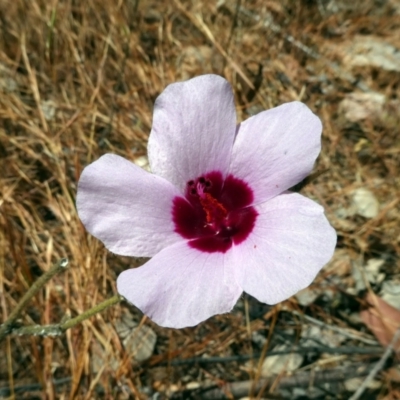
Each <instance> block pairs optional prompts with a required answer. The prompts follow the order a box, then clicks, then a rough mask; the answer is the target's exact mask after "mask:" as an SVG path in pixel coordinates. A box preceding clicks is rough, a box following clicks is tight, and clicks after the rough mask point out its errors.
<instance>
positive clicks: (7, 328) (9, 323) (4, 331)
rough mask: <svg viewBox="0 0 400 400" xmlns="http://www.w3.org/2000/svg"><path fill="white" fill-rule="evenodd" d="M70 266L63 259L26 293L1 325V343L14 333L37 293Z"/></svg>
mask: <svg viewBox="0 0 400 400" xmlns="http://www.w3.org/2000/svg"><path fill="white" fill-rule="evenodd" d="M67 265H68V260H67V259H66V258H62V259H61V260H60V261H58V262H57V263H56V264H54V265H53V266H52V267H51V268H50V269H49V270H48V271H47V272H45V273H44V274H43V275H42V276H41V277H40V278H39V279H38V280H37V281H36V282H35V283H34V284H33V285H32V286H31V287H30V288H29V289H28V291H27V292H26V293H25V295H24V296H23V297H22V299H21V300H20V301H19V303H18V304H17V306H16V307H15V308H14V310H13V311H12V312H11V314H10V315H9V316H8V318H7V320H6V321H5V322H4V323H3V324H2V325H0V342H2V341H3V340H4V338H5V337H6V336H7V335H8V334H9V333H10V332H11V331H12V328H13V325H14V324H15V322H16V320H17V319H18V318H19V316H20V314H21V312H22V310H23V309H24V308H25V307H26V306H27V304H28V303H29V301H30V300H31V299H32V298H33V297H34V296H35V295H36V294H37V292H38V291H39V290H40V289H41V288H42V287H43V286H44V285H45V284H46V283H47V282H48V281H49V280H50V279H51V278H52V277H53V276H55V275H56V274H58V273H59V272H61V271H64V270H65V268H66V266H67Z"/></svg>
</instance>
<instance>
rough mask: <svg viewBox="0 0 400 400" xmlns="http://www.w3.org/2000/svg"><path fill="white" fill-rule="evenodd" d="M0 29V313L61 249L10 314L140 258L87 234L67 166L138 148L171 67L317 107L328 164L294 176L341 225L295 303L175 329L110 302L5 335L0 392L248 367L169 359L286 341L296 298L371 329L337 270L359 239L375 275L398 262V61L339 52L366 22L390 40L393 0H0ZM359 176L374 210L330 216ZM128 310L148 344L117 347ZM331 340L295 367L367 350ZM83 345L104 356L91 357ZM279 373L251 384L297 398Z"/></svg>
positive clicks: (394, 270)
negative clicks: (324, 261)
mask: <svg viewBox="0 0 400 400" xmlns="http://www.w3.org/2000/svg"><path fill="white" fill-rule="evenodd" d="M217 3H218V4H219V6H217ZM238 5H239V6H240V9H239V8H238ZM271 18H273V21H274V22H272V23H271V22H270V23H269V24H268V23H267V22H268V21H271ZM279 27H280V28H281V29H279ZM0 31H1V34H0V157H1V158H0V163H1V164H0V171H1V172H0V191H1V198H0V227H1V230H0V252H1V257H0V310H1V311H0V313H1V315H2V319H3V320H4V319H5V318H6V317H7V315H8V314H9V313H10V310H12V309H13V307H14V306H15V304H16V302H17V301H18V300H19V299H20V298H21V296H22V295H23V293H24V292H25V291H26V290H27V287H29V285H30V284H31V283H32V282H33V281H34V280H35V279H36V278H37V277H38V276H40V275H41V274H42V273H43V271H46V270H48V269H49V268H50V266H51V265H52V264H53V263H54V262H55V261H56V260H57V259H59V258H61V257H68V258H69V260H70V268H69V269H68V271H67V272H66V273H65V274H62V275H59V276H57V277H56V278H55V279H53V280H52V281H51V282H50V283H49V284H48V285H47V286H46V287H45V288H44V289H43V290H42V291H41V293H40V294H39V295H38V296H36V298H34V300H33V301H32V304H31V305H30V307H29V308H28V309H27V310H26V312H25V313H24V314H23V317H22V319H21V323H23V324H32V323H36V324H49V323H53V322H58V321H60V320H61V319H62V318H64V317H66V316H69V315H72V316H74V315H77V314H79V313H81V312H82V311H84V310H86V309H88V308H90V307H92V306H94V305H96V304H98V303H99V302H100V301H101V300H104V299H105V298H108V297H110V296H112V295H113V294H114V293H115V292H116V290H115V279H116V276H117V275H118V274H119V273H120V272H121V271H122V270H124V269H126V268H128V267H130V266H132V265H133V264H139V263H141V262H142V261H141V260H136V261H135V260H132V259H128V258H123V257H117V256H113V255H111V254H109V253H108V252H107V251H106V250H105V249H104V247H103V246H102V244H100V243H99V242H98V241H97V240H96V239H94V238H93V237H90V235H88V234H87V232H86V231H85V229H84V228H83V227H82V225H81V223H80V222H79V219H78V216H77V213H76V209H75V195H76V184H77V181H78V178H79V175H80V173H81V171H82V169H83V168H84V166H85V165H87V164H88V163H90V162H91V161H93V160H95V159H97V158H98V157H99V156H100V155H102V154H104V153H108V152H111V153H117V154H120V155H122V156H124V157H127V158H129V159H131V160H135V159H138V158H140V157H142V156H144V155H145V154H146V141H147V137H148V133H149V131H150V128H151V116H152V107H153V103H154V100H155V98H156V97H157V95H158V94H159V93H160V92H161V91H162V90H163V89H164V88H165V86H166V85H167V84H169V83H171V82H174V81H176V80H181V79H187V78H189V77H192V76H195V75H199V74H202V73H209V72H213V73H217V74H221V75H223V76H225V77H226V78H227V79H228V80H229V81H230V82H231V83H232V85H233V87H234V90H235V94H236V99H237V109H238V116H239V118H240V119H245V118H247V117H248V116H249V115H251V114H254V113H257V112H258V111H260V110H263V109H266V108H270V107H272V106H275V105H278V104H280V103H282V102H286V101H291V100H296V99H297V100H302V101H304V102H305V103H307V104H308V105H309V106H310V107H311V108H312V109H313V110H314V111H315V112H316V113H317V114H318V115H319V116H320V117H321V119H322V121H323V124H324V134H323V151H322V154H321V156H320V158H319V162H318V169H327V170H328V172H326V173H325V174H323V175H322V176H320V177H319V178H318V179H317V180H316V181H314V182H313V183H311V184H310V185H308V186H307V187H306V188H305V189H304V190H303V192H304V193H305V194H307V195H308V196H310V197H312V198H314V199H316V200H317V201H319V202H320V203H321V204H323V205H324V206H325V207H326V212H327V215H328V217H329V219H330V221H331V222H332V224H333V225H334V226H335V228H336V229H337V232H338V235H339V242H338V250H337V253H336V256H335V258H334V260H333V261H332V263H331V264H330V265H329V266H328V267H326V268H325V269H324V270H323V271H322V272H321V274H320V275H319V276H318V278H317V280H316V281H315V283H314V284H313V288H315V290H317V291H318V290H319V292H318V293H319V295H318V297H317V298H316V300H315V301H314V302H313V303H312V304H310V305H309V306H307V307H303V306H301V305H299V304H298V301H297V300H296V299H295V298H293V299H290V300H288V301H287V302H285V303H284V304H281V305H277V306H273V307H268V306H263V305H259V304H258V303H257V302H255V301H254V300H252V299H244V300H241V301H240V302H239V304H238V306H237V307H236V308H235V310H234V312H233V313H232V314H230V315H225V316H217V317H214V318H211V319H210V320H209V321H207V322H205V323H203V324H200V325H199V326H198V327H196V328H193V329H183V330H179V331H178V330H169V329H162V328H159V327H157V326H155V325H154V324H153V323H152V322H151V321H148V320H145V319H143V318H142V316H141V314H140V313H139V312H138V311H137V310H135V309H134V308H133V307H130V306H128V305H126V304H122V305H121V306H116V307H113V308H112V309H109V310H107V311H106V312H104V313H102V314H100V315H97V316H96V317H94V318H92V319H91V320H88V321H86V322H85V323H83V324H82V325H80V326H78V327H75V328H73V329H72V330H70V331H68V332H67V333H66V335H65V336H63V337H57V338H39V337H13V336H10V337H8V338H7V341H6V342H5V343H3V344H2V345H1V346H2V347H1V354H2V356H1V357H0V387H8V388H9V389H10V390H9V393H8V394H7V393H6V392H5V391H3V392H1V393H0V397H1V396H3V397H4V398H7V397H8V396H9V397H10V398H29V399H36V398H37V399H39V398H40V399H45V398H46V399H55V398H60V399H67V398H69V399H96V398H104V399H127V398H143V399H145V398H149V397H150V394H151V393H152V392H159V393H161V394H163V395H165V396H167V397H170V396H171V393H172V392H173V391H176V390H182V389H184V388H185V387H186V386H187V384H188V383H191V385H192V386H191V387H193V385H194V382H195V383H199V384H200V385H202V386H203V385H206V384H213V383H214V384H221V383H222V382H226V381H231V382H235V381H242V380H248V379H257V377H258V373H259V368H257V365H258V361H257V359H256V360H255V361H254V362H253V364H252V363H249V362H247V363H246V362H245V361H244V360H240V359H239V360H236V361H230V362H222V361H226V360H221V361H220V362H213V363H210V364H201V363H189V364H186V365H181V366H179V365H174V364H173V361H174V360H176V359H186V358H192V357H201V356H209V357H210V356H213V357H222V358H223V357H228V356H234V355H244V356H246V355H251V354H256V353H260V352H261V351H262V350H263V349H264V350H266V349H267V347H268V348H273V347H274V345H276V344H278V343H283V342H285V341H286V342H287V341H289V342H291V343H293V344H296V343H297V342H298V340H299V337H300V334H301V331H302V329H303V330H304V329H305V324H306V321H305V320H302V319H301V318H300V317H299V316H301V315H308V316H311V317H313V318H316V319H319V320H320V321H324V322H325V323H327V324H329V325H333V326H335V327H338V328H340V329H345V330H348V331H351V332H353V333H354V334H357V331H362V332H364V333H360V335H362V337H363V338H367V339H369V340H373V338H372V336H371V335H370V333H368V330H367V329H366V328H365V327H364V325H363V324H361V323H360V322H357V320H356V318H355V317H354V315H353V313H356V314H357V313H358V311H359V309H360V303H362V301H361V299H362V297H363V295H364V293H365V291H355V292H353V294H349V293H348V288H353V287H354V285H355V282H354V277H353V275H352V271H351V266H352V264H353V263H354V262H359V263H361V264H360V265H362V263H363V261H365V260H368V259H370V258H372V257H373V258H381V259H383V260H384V261H385V263H384V265H383V267H382V268H381V271H383V273H384V274H385V279H386V280H388V279H394V278H398V277H399V266H400V263H399V257H398V255H399V254H400V228H399V227H400V213H399V201H398V200H399V196H400V190H399V189H400V183H399V175H400V141H399V123H400V113H399V111H400V78H399V72H398V71H397V72H396V71H387V70H384V69H383V68H380V67H377V66H371V65H369V66H368V65H367V66H364V67H350V63H349V61H348V57H349V53H348V51H346V46H348V45H350V44H352V43H354V41H355V40H356V39H357V38H358V37H360V35H364V36H367V37H371V36H373V37H376V38H379V39H380V40H384V41H386V42H387V43H391V44H392V45H393V46H395V47H397V49H400V4H399V2H398V1H397V0H392V1H378V0H376V1H373V0H363V1H358V0H353V1H351V2H348V1H347V2H346V1H342V0H336V1H334V0H319V1H316V0H315V1H311V0H308V1H307V0H301V1H296V2H292V1H290V0H285V1H274V0H272V1H261V0H247V1H244V0H242V1H241V2H236V1H233V0H226V1H220V2H217V1H215V0H212V1H211V0H202V1H201V0H199V1H195V0H192V1H183V0H174V1H148V2H147V1H142V2H139V1H135V0H125V1H124V0H119V1H106V0H88V1H86V2H82V3H81V2H77V1H74V0H52V1H44V0H33V1H24V0H3V1H2V2H1V3H0ZM293 39H294V40H296V41H298V43H297V42H295V43H293ZM300 44H302V45H304V46H307V47H306V48H304V47H303V48H301V46H300ZM346 57H347V58H346ZM363 90H367V91H368V90H371V91H375V92H379V93H381V94H383V95H385V96H386V102H385V103H384V105H383V106H382V109H381V110H379V112H375V113H374V112H371V113H370V115H369V116H368V117H367V118H364V119H362V120H360V121H358V122H353V123H349V121H348V119H346V118H345V116H344V112H343V110H341V108H340V107H339V103H340V102H341V100H343V99H344V98H345V97H346V96H347V95H348V94H349V93H350V92H362V91H363ZM367 93H368V92H367ZM375 111H376V110H375ZM360 187H363V188H368V189H370V190H371V191H372V192H373V193H374V194H375V195H376V197H377V198H378V200H379V202H380V205H381V207H380V212H379V214H378V215H377V216H376V217H374V218H371V219H366V218H363V217H360V216H357V215H349V216H347V217H343V215H342V213H341V212H340V210H341V209H346V208H348V207H349V205H350V203H351V193H352V191H353V190H354V189H356V188H360ZM380 285H381V284H377V285H375V286H374V285H373V289H374V291H379V289H380ZM328 292H329V293H330V296H328V295H327V293H328ZM128 310H129V311H130V312H131V313H132V314H133V316H134V317H133V318H134V319H135V320H136V321H137V322H140V321H141V322H142V323H143V324H145V325H148V326H150V327H152V328H153V329H154V331H155V332H156V334H157V344H156V349H155V352H154V354H153V356H152V357H151V358H150V359H149V360H148V361H147V362H144V363H138V362H133V361H132V354H129V352H128V351H127V350H126V349H125V348H124V346H123V345H122V342H121V339H120V337H119V335H118V333H117V331H116V329H115V326H116V324H117V322H118V321H120V320H121V318H122V316H123V315H124V313H126V312H127V311H128ZM246 311H247V312H246ZM246 314H247V315H246ZM356 314H355V315H356ZM246 320H247V323H246ZM254 332H256V333H257V334H258V337H259V336H261V337H262V338H267V341H266V342H265V344H262V343H261V344H260V343H259V342H257V341H256V340H253V341H252V340H251V338H253V339H254ZM345 343H346V345H347V347H349V346H350V347H352V348H354V349H355V350H354V354H346V355H341V356H338V355H333V354H331V355H327V354H322V355H318V354H317V353H316V354H314V355H307V357H306V358H305V360H304V362H303V365H302V369H303V370H304V371H318V370H321V369H324V368H334V367H338V366H340V365H346V366H350V367H351V366H352V365H356V364H357V365H358V364H359V363H369V362H371V361H373V360H375V359H376V357H377V356H376V354H375V355H357V354H356V353H357V351H356V350H357V348H360V347H365V346H367V345H366V344H365V343H362V342H360V341H358V340H356V339H352V338H347V339H346V342H345ZM95 349H97V351H98V350H99V349H100V356H101V357H103V359H104V361H103V362H102V364H101V368H100V369H97V370H95V368H94V366H93V362H92V361H93V357H94V352H95ZM107 360H108V361H107ZM111 361H112V362H111ZM283 372H284V371H283ZM283 375H284V374H282V376H283ZM282 376H279V377H278V378H277V380H276V381H273V382H271V383H272V387H271V386H270V387H269V389H266V392H265V393H268V392H270V393H275V395H278V394H279V393H280V395H282V396H283V397H279V398H295V397H294V394H293V393H292V394H287V393H288V392H285V393H286V394H285V393H283V392H280V391H279V389H278V381H279V380H280V379H281V378H282ZM378 380H379V381H380V382H381V384H382V385H381V386H380V387H379V388H378V389H375V392H373V393H375V394H374V395H372V396H376V397H374V398H379V399H387V400H388V399H398V398H400V389H399V385H398V383H396V379H395V378H393V376H392V375H380V376H379V377H378ZM29 384H40V385H41V389H40V388H39V387H38V386H36V387H31V386H29ZM21 385H22V386H23V387H24V390H23V391H22V392H17V393H15V397H14V394H13V393H14V388H16V387H20V386H21ZM309 385H311V384H309ZM314 385H315V386H317V387H323V388H325V389H324V390H325V391H326V392H325V394H323V395H320V396H322V397H315V398H321V399H322V398H347V397H348V395H349V393H348V392H346V389H345V388H344V386H343V384H342V383H341V384H331V386H329V385H328V386H326V385H325V386H324V384H323V383H322V382H314ZM306 387H307V385H306ZM274 388H275V389H274ZM369 390H370V392H371V389H369ZM346 393H347V394H346ZM371 393H372V392H371ZM285 396H289V397H285ZM310 396H311V395H310ZM346 396H347V397H346ZM264 397H267V394H264ZM274 398H278V397H274ZM303 398H307V397H303Z"/></svg>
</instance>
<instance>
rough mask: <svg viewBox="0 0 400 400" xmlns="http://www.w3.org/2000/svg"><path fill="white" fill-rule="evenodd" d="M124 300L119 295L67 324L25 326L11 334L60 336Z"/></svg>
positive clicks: (66, 322) (68, 321)
mask: <svg viewBox="0 0 400 400" xmlns="http://www.w3.org/2000/svg"><path fill="white" fill-rule="evenodd" d="M122 300H123V298H122V297H121V296H119V295H115V296H113V297H110V298H109V299H107V300H104V301H103V302H102V303H100V304H98V305H97V306H94V307H92V308H90V309H89V310H87V311H85V312H84V313H82V314H80V315H78V316H77V317H75V318H71V319H69V320H67V321H65V322H60V323H58V324H52V325H30V326H24V327H22V328H19V329H14V330H13V331H12V332H11V333H12V334H13V335H18V336H23V335H33V336H60V335H62V334H63V333H64V332H65V331H66V330H67V329H70V328H72V327H74V326H75V325H78V324H80V323H81V322H83V321H85V320H86V319H88V318H90V317H92V316H93V315H95V314H98V313H99V312H102V311H104V310H105V309H107V308H109V307H111V306H113V305H115V304H117V303H119V302H121V301H122Z"/></svg>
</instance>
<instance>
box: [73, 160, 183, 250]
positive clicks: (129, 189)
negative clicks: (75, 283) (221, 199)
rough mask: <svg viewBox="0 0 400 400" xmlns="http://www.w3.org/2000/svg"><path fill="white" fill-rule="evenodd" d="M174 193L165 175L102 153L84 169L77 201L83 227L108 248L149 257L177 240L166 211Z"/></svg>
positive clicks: (174, 189) (168, 212)
mask: <svg viewBox="0 0 400 400" xmlns="http://www.w3.org/2000/svg"><path fill="white" fill-rule="evenodd" d="M177 195H179V191H178V189H176V188H175V187H174V186H173V185H172V184H171V183H170V182H168V181H166V180H165V179H162V178H160V177H158V176H155V175H152V174H150V173H148V172H146V171H144V170H142V169H141V168H139V167H137V166H136V165H134V164H133V163H131V162H130V161H128V160H126V159H124V158H122V157H120V156H117V155H114V154H106V155H104V156H103V157H101V158H99V159H98V160H97V161H95V162H94V163H92V164H90V165H89V166H87V167H86V168H85V169H84V170H83V172H82V175H81V177H80V180H79V183H78V194H77V199H76V205H77V209H78V214H79V218H80V219H81V221H82V222H83V224H84V225H85V228H86V229H87V230H88V231H89V232H90V233H91V234H92V235H93V236H95V237H97V238H98V239H100V240H101V241H102V242H103V243H104V245H105V246H106V247H107V248H108V249H109V250H110V251H112V252H113V253H116V254H120V255H124V256H136V257H151V256H153V255H154V254H156V253H158V252H159V251H160V250H161V249H163V248H164V247H166V246H169V245H171V244H172V243H175V242H177V241H180V240H182V238H181V237H180V235H178V234H177V233H175V232H174V229H175V227H174V224H173V221H172V217H171V215H172V211H171V210H172V205H173V203H172V201H173V198H174V197H175V196H177Z"/></svg>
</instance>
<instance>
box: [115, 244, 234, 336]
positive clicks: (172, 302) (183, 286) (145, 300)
mask: <svg viewBox="0 0 400 400" xmlns="http://www.w3.org/2000/svg"><path fill="white" fill-rule="evenodd" d="M225 257H226V255H225V254H223V253H204V252H201V251H198V250H195V249H193V248H191V247H189V245H188V244H187V243H177V244H174V245H173V246H170V247H167V248H166V249H164V250H162V251H161V252H160V253H158V254H156V255H155V256H154V257H153V258H152V259H151V260H150V261H148V262H147V263H146V264H145V265H143V266H142V267H139V268H135V269H130V270H127V271H124V272H122V274H121V275H120V276H119V277H118V280H117V289H118V292H119V293H120V294H121V295H122V296H124V297H125V298H126V299H127V300H128V301H129V302H131V303H132V304H134V305H135V306H136V307H138V308H139V309H140V310H141V311H143V313H145V314H146V315H148V316H149V317H150V318H151V319H152V320H153V321H154V322H156V323H157V324H159V325H160V326H164V327H169V328H184V327H188V326H194V325H197V324H198V323H199V322H201V321H204V320H206V319H207V318H209V317H211V316H213V315H215V314H222V313H226V312H229V311H231V309H232V308H233V306H234V305H235V303H236V301H237V299H238V298H239V296H240V295H241V293H242V290H241V289H240V287H239V286H238V284H237V283H236V281H235V279H234V277H233V273H232V268H231V266H230V265H226V263H225Z"/></svg>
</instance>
